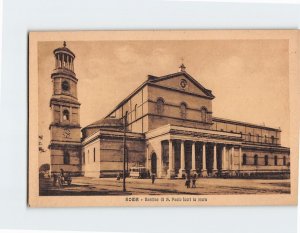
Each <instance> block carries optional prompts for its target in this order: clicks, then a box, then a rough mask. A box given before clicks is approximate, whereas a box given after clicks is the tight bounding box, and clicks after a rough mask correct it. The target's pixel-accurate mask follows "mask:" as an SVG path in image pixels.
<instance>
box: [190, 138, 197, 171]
mask: <svg viewBox="0 0 300 233" xmlns="http://www.w3.org/2000/svg"><path fill="white" fill-rule="evenodd" d="M195 172H196V143H195V142H192V169H191V175H193V174H194V173H195Z"/></svg>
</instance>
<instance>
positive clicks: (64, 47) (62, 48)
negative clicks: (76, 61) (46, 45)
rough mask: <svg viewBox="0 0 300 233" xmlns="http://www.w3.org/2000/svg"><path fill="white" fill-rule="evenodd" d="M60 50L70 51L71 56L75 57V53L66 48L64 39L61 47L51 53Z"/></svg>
mask: <svg viewBox="0 0 300 233" xmlns="http://www.w3.org/2000/svg"><path fill="white" fill-rule="evenodd" d="M60 51H64V52H67V53H70V54H71V55H72V56H73V57H75V54H74V53H73V52H72V51H71V50H70V49H68V48H67V44H66V42H65V41H64V43H63V47H60V48H57V49H55V50H54V51H53V53H54V54H56V53H58V52H60Z"/></svg>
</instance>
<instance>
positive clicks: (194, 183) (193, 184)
mask: <svg viewBox="0 0 300 233" xmlns="http://www.w3.org/2000/svg"><path fill="white" fill-rule="evenodd" d="M196 180H197V175H196V174H194V175H193V178H192V188H196Z"/></svg>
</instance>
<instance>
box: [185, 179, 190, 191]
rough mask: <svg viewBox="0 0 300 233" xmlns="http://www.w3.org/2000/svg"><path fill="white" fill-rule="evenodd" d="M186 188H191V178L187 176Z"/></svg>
mask: <svg viewBox="0 0 300 233" xmlns="http://www.w3.org/2000/svg"><path fill="white" fill-rule="evenodd" d="M185 186H186V188H190V187H191V179H190V177H189V176H187V178H186V180H185Z"/></svg>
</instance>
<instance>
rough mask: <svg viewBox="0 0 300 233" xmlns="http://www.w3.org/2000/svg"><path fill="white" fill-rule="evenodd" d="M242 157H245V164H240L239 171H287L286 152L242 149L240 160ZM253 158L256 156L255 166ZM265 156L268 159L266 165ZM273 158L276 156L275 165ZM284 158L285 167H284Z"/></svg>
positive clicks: (287, 159)
mask: <svg viewBox="0 0 300 233" xmlns="http://www.w3.org/2000/svg"><path fill="white" fill-rule="evenodd" d="M243 156H246V161H245V162H246V163H245V164H243V162H242V164H241V171H284V170H287V169H289V166H288V164H289V161H290V156H289V153H287V152H276V151H262V150H261V151H259V150H251V149H243V152H242V158H243ZM255 156H257V165H255V159H254V158H255ZM265 156H267V158H268V159H267V160H268V164H267V165H265ZM275 156H277V165H276V164H275ZM284 157H285V160H286V161H285V163H286V165H284ZM242 158H241V159H242Z"/></svg>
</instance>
